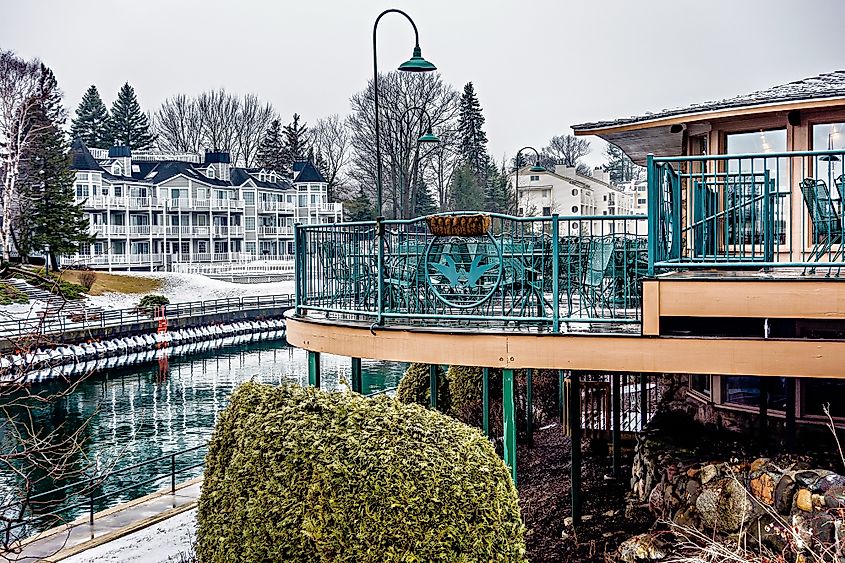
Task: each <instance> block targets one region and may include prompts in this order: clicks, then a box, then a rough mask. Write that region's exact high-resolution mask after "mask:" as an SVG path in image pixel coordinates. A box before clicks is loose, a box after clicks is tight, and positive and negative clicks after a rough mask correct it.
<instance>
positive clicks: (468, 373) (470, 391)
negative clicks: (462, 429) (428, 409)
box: [446, 366, 501, 426]
mask: <svg viewBox="0 0 845 563" xmlns="http://www.w3.org/2000/svg"><path fill="white" fill-rule="evenodd" d="M481 371H482V370H481V368H479V367H469V366H449V370H448V371H447V372H446V379H447V380H448V381H449V396H450V397H451V399H452V403H451V407H450V409H449V414H450V415H452V416H454V417H455V418H457V419H458V420H460V421H461V422H465V423H467V424H470V425H472V426H480V425H481V410H482V396H481V394H482V391H483V389H482V385H483V383H482V374H481ZM499 388H501V385H500V386H499Z"/></svg>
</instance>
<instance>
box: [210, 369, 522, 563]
mask: <svg viewBox="0 0 845 563" xmlns="http://www.w3.org/2000/svg"><path fill="white" fill-rule="evenodd" d="M197 521H198V530H197V554H198V556H199V559H200V560H201V561H203V563H212V562H227V563H228V562H230V561H241V562H259V561H261V562H263V561H286V562H306V561H307V562H318V561H320V562H321V561H332V562H338V563H340V562H350V563H351V562H364V563H367V562H383V561H388V562H389V561H403V562H424V561H466V562H470V561H509V562H511V561H512V562H524V561H527V559H526V557H525V541H524V527H523V525H522V522H521V520H520V514H519V508H518V505H517V495H516V489H515V488H514V486H513V483H512V482H511V480H510V478H509V476H508V471H507V468H506V467H505V465H504V464H503V463H502V461H501V459H500V458H499V457H498V456H497V455H496V453H495V452H494V451H493V448H492V446H491V445H490V443H489V442H488V441H487V440H486V439H485V438H484V437H483V436H482V435H481V433H480V432H478V431H477V430H475V429H472V428H470V427H468V426H466V425H464V424H461V423H460V422H458V421H455V420H453V419H451V418H449V417H447V416H444V415H441V414H439V413H437V412H434V411H431V410H428V409H424V408H422V407H420V406H418V405H404V404H402V403H400V402H398V401H395V400H393V399H390V398H388V397H384V396H381V397H377V398H365V397H361V396H360V395H357V394H354V393H345V394H341V393H326V392H322V391H319V390H315V389H313V388H308V389H303V388H300V387H296V386H282V387H272V386H267V385H260V384H256V383H245V384H243V385H241V386H240V387H239V388H238V389H237V390H236V391H235V393H234V394H233V395H232V398H231V401H230V403H229V406H228V407H227V408H226V409H225V410H224V411H223V412H222V413H221V415H220V418H219V419H218V421H217V425H216V426H215V429H214V434H213V436H212V439H211V443H210V445H209V452H208V455H207V456H206V469H205V480H204V482H203V486H202V495H201V496H200V499H199V510H198V515H197Z"/></svg>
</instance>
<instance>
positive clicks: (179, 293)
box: [88, 272, 293, 309]
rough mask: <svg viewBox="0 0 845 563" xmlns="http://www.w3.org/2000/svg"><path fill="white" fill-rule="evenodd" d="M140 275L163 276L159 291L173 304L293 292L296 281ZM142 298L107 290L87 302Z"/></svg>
mask: <svg viewBox="0 0 845 563" xmlns="http://www.w3.org/2000/svg"><path fill="white" fill-rule="evenodd" d="M130 275H131V274H130ZM138 275H141V276H144V277H149V278H156V279H161V280H162V281H163V282H164V284H163V285H162V288H161V289H160V290H158V291H156V293H160V294H162V295H164V296H165V297H167V298H168V299H170V302H171V303H186V302H188V301H205V300H208V299H225V298H228V297H251V296H255V295H278V294H282V293H293V281H283V282H274V283H252V284H249V283H232V282H227V281H220V280H213V279H211V278H207V277H205V276H201V275H199V274H174V273H162V272H152V273H150V272H143V273H138ZM140 298H141V295H139V294H125V293H104V294H103V295H97V296H93V297H89V298H88V302H89V303H91V304H92V305H96V306H98V307H102V308H103V309H128V308H130V307H134V306H135V305H137V304H138V300H139V299H140Z"/></svg>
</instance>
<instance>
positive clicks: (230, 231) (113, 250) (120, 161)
mask: <svg viewBox="0 0 845 563" xmlns="http://www.w3.org/2000/svg"><path fill="white" fill-rule="evenodd" d="M72 154H73V168H74V169H75V171H76V181H75V190H76V201H77V203H81V204H82V206H83V209H84V211H85V213H86V214H87V216H88V219H89V223H90V228H91V235H92V236H93V237H94V241H93V242H91V243H90V244H86V245H83V247H82V248H81V249H80V252H79V253H78V254H76V255H73V256H67V257H65V258H64V260H63V261H64V262H65V263H66V264H84V265H87V266H90V267H92V268H97V269H107V270H114V269H149V270H171V269H173V268H174V264H197V263H208V264H214V263H217V264H225V263H233V262H244V261H253V260H282V261H292V260H293V254H294V248H293V226H294V224H295V223H303V224H320V223H334V222H340V221H341V220H342V214H343V209H342V206H341V204H339V203H329V202H328V199H327V191H328V186H327V183H326V181H325V179H324V178H323V177H322V175H321V174H320V173H319V171H318V170H317V169H316V168H315V167H314V166H313V164H311V163H310V162H297V163H296V165H295V166H294V178H293V179H292V181H290V180H288V179H285V178H281V177H280V176H279V175H278V174H276V173H275V172H270V171H266V170H263V169H245V168H237V167H233V166H231V164H230V159H229V154H228V153H226V152H207V153H205V155H202V156H200V155H193V154H185V155H174V154H156V153H149V152H145V153H138V154H135V155H133V154H132V153H131V151H130V150H129V149H128V147H120V146H116V147H112V148H111V149H109V150H108V151H106V150H102V149H92V150H88V149H87V148H86V147H85V146H84V145H83V144H82V143H81V142H80V141H78V140H77V141H75V142H74V144H73V149H72Z"/></svg>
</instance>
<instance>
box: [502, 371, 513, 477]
mask: <svg viewBox="0 0 845 563" xmlns="http://www.w3.org/2000/svg"><path fill="white" fill-rule="evenodd" d="M513 400H514V397H513V370H512V369H505V370H502V426H503V428H502V430H503V434H504V450H505V465H507V466H508V467H510V470H511V478H512V479H513V484H514V485H516V418H515V417H514V411H515V410H516V409H515V408H514V402H513Z"/></svg>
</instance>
